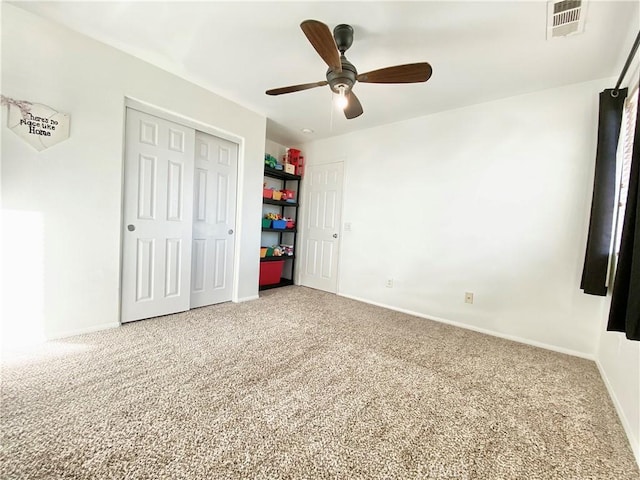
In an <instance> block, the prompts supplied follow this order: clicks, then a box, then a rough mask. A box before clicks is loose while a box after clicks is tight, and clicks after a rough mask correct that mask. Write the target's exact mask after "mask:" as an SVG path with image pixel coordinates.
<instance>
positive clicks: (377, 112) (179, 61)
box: [14, 0, 640, 144]
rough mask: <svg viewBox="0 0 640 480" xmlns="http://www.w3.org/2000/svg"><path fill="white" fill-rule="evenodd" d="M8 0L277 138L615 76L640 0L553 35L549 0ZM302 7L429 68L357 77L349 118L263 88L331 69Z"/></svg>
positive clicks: (352, 53)
mask: <svg viewBox="0 0 640 480" xmlns="http://www.w3.org/2000/svg"><path fill="white" fill-rule="evenodd" d="M583 1H584V0H583ZM14 4H16V5H18V6H20V7H21V8H24V9H25V10H28V11H31V12H33V13H36V14H39V15H42V16H44V17H48V18H50V19H52V20H54V21H57V22H60V23H62V24H65V25H67V26H68V27H70V28H72V29H74V30H77V31H79V32H81V33H84V34H86V35H88V36H90V37H93V38H95V39H98V40H100V41H102V42H104V43H107V44H109V45H112V46H114V47H116V48H118V49H121V50H124V51H125V52H128V53H130V54H132V55H135V56H136V57H139V58H141V59H144V60H146V61H148V62H150V63H152V64H155V65H157V66H159V67H161V68H163V69H165V70H168V71H170V72H172V73H174V74H176V75H179V76H181V77H183V78H186V79H188V80H190V81H192V82H194V83H197V84H199V85H201V86H203V87H205V88H207V89H209V90H212V91H214V92H216V93H218V94H220V95H222V96H224V97H226V98H229V99H231V100H233V101H235V102H237V103H240V104H242V105H244V106H245V107H248V108H250V109H251V110H254V111H256V112H259V113H261V114H263V115H265V116H266V117H267V118H268V124H267V135H268V137H269V138H270V139H272V140H274V141H277V142H280V143H283V144H295V143H297V142H301V141H305V140H309V139H316V138H324V137H328V136H332V135H339V134H343V133H347V132H350V131H354V130H359V129H362V128H368V127H372V126H376V125H381V124H385V123H391V122H396V121H400V120H405V119H408V118H412V117H417V116H422V115H426V114H429V113H434V112H439V111H443V110H448V109H452V108H457V107H461V106H465V105H471V104H475V103H480V102H484V101H489V100H494V99H498V98H504V97H509V96H513V95H517V94H521V93H526V92H533V91H537V90H541V89H545V88H552V87H556V86H560V85H566V84H571V83H576V82H581V81H587V80H591V79H597V78H604V77H611V76H617V75H618V74H619V72H620V70H621V68H622V65H623V63H624V60H625V59H626V56H627V54H628V52H629V50H630V48H631V43H632V40H633V37H634V36H635V32H637V30H638V28H639V27H640V13H639V4H640V3H639V2H637V1H635V0H630V1H623V2H611V1H594V0H591V1H590V2H589V3H588V4H587V12H586V14H587V22H586V29H585V33H584V34H581V35H576V36H572V37H566V38H560V39H554V40H552V41H547V40H546V10H547V5H546V2H545V1H533V2H523V1H497V2H478V1H467V2H451V1H426V2H393V1H392V2H18V3H14ZM309 18H312V19H316V20H320V21H322V22H324V23H326V24H327V25H329V27H330V28H331V29H333V27H334V26H335V25H337V24H339V23H347V24H350V25H352V26H353V27H354V30H355V34H354V35H355V38H354V43H353V46H352V47H351V49H350V50H349V51H347V54H346V56H347V58H348V59H349V60H350V61H351V62H352V63H353V64H354V65H356V67H357V68H358V71H359V72H366V71H369V70H374V69H377V68H381V67H386V66H391V65H397V64H403V63H413V62H419V61H428V62H429V63H431V65H432V67H433V76H432V78H431V79H430V80H429V81H428V82H427V83H421V84H414V85H373V84H363V83H359V84H357V85H356V86H355V88H354V92H356V93H357V95H358V97H359V98H360V101H361V102H362V105H363V107H364V114H363V115H362V116H360V117H358V118H356V119H353V120H346V119H345V118H344V116H343V115H342V113H341V112H339V111H337V110H335V107H332V103H331V94H330V90H329V87H328V86H325V87H321V88H315V89H312V90H306V91H302V92H297V93H291V94H288V95H281V96H277V97H272V96H267V95H265V93H264V92H265V90H267V89H270V88H276V87H283V86H287V85H294V84H298V83H308V82H315V81H319V80H324V79H325V72H326V68H327V67H326V65H325V64H324V62H323V61H322V60H321V59H320V57H319V56H318V55H317V54H316V52H315V50H314V49H313V48H312V47H311V45H310V44H309V43H308V41H307V39H306V38H305V36H304V34H303V33H302V31H301V30H300V27H299V25H300V22H301V21H303V20H305V19H309ZM304 127H306V128H311V129H313V130H314V133H313V134H310V135H309V134H303V133H301V129H302V128H304Z"/></svg>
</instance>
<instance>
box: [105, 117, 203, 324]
mask: <svg viewBox="0 0 640 480" xmlns="http://www.w3.org/2000/svg"><path fill="white" fill-rule="evenodd" d="M194 136H195V133H194V130H193V129H190V128H187V127H183V126H182V125H178V124H176V123H173V122H169V121H167V120H163V119H161V118H157V117H154V116H152V115H148V114H146V113H142V112H139V111H137V110H133V109H127V118H126V147H125V165H124V169H125V172H124V174H125V176H124V215H123V220H124V230H123V252H122V296H121V298H122V316H121V320H122V322H130V321H133V320H139V319H142V318H149V317H155V316H158V315H165V314H169V313H175V312H181V311H184V310H188V309H189V304H190V283H191V278H190V275H189V273H190V268H191V235H192V216H193V173H194V170H193V169H194ZM96 254H97V255H99V252H96Z"/></svg>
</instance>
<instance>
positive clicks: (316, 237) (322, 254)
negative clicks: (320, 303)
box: [300, 162, 343, 293]
mask: <svg viewBox="0 0 640 480" xmlns="http://www.w3.org/2000/svg"><path fill="white" fill-rule="evenodd" d="M342 179H343V164H342V162H338V163H330V164H327V165H313V166H309V167H308V168H307V172H306V176H305V183H304V191H305V192H306V193H305V203H304V204H305V209H306V215H305V219H304V229H303V238H304V252H303V259H302V269H301V270H302V274H301V276H300V280H301V283H302V284H303V285H306V286H308V287H312V288H317V289H319V290H324V291H327V292H332V293H336V291H337V289H338V251H339V247H340V238H339V234H340V224H341V213H342Z"/></svg>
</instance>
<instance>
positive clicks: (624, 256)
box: [607, 108, 640, 340]
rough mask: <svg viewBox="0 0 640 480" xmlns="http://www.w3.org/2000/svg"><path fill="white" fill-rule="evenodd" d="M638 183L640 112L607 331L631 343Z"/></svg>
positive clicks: (638, 297)
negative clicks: (616, 333)
mask: <svg viewBox="0 0 640 480" xmlns="http://www.w3.org/2000/svg"><path fill="white" fill-rule="evenodd" d="M638 183H640V108H638V109H637V112H636V130H635V134H634V140H633V153H632V155H631V172H630V176H629V190H628V193H627V206H626V210H625V214H624V224H623V226H622V238H621V242H620V256H619V257H618V268H617V270H616V278H615V283H614V284H613V293H612V296H611V310H610V311H609V324H608V325H607V330H610V331H615V332H625V334H626V335H627V338H628V339H629V340H640V188H639V186H638Z"/></svg>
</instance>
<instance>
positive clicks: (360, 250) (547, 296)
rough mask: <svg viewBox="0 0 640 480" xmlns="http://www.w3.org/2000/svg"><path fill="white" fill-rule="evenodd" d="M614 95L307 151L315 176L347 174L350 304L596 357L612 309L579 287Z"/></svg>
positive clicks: (410, 125) (568, 93) (488, 107)
mask: <svg viewBox="0 0 640 480" xmlns="http://www.w3.org/2000/svg"><path fill="white" fill-rule="evenodd" d="M608 85H609V83H608V82H607V81H595V82H589V83H583V84H578V85H572V86H568V87H563V88H557V89H552V90H547V91H542V92H538V93H534V94H529V95H523V96H518V97H513V98H508V99H505V100H501V101H496V102H491V103H485V104H481V105H475V106H471V107H467V108H463V109H459V110H454V111H448V112H444V113H439V114H435V115H431V116H426V117H422V118H418V119H413V120H409V121H405V122H401V123H396V124H392V125H387V126H382V127H377V128H373V129H369V130H366V131H360V132H356V133H352V134H348V135H345V136H341V137H334V138H331V139H327V140H320V141H315V142H311V143H309V144H307V145H305V146H304V149H305V153H306V158H307V160H308V162H309V164H314V163H319V162H331V161H336V160H341V159H343V160H344V162H345V183H344V185H345V187H344V213H343V222H345V223H346V222H349V223H351V226H352V229H351V231H343V232H342V235H341V238H342V243H341V262H340V270H339V284H338V292H339V294H341V295H346V296H351V297H355V298H359V299H363V300H365V301H370V302H375V303H379V304H382V305H386V306H390V307H392V308H396V309H403V310H407V311H410V312H414V313H417V314H419V315H424V316H427V317H430V318H435V319H441V320H445V321H452V322H459V323H460V324H462V325H464V326H467V327H470V328H475V329H481V330H486V331H490V332H492V333H494V334H499V335H503V336H508V337H512V338H519V339H523V340H526V341H528V342H533V343H536V342H537V343H539V344H542V345H545V346H547V347H551V348H555V349H557V350H561V351H569V352H571V353H574V354H579V355H583V356H587V357H590V358H593V355H594V353H595V344H596V341H597V338H598V332H597V330H598V328H599V326H600V308H601V306H600V305H601V299H599V298H597V297H593V296H588V295H584V294H583V293H582V291H581V290H580V289H579V285H580V275H581V271H582V262H583V255H584V247H585V241H586V232H587V225H588V217H589V208H590V200H591V186H592V179H593V165H594V157H595V144H596V125H597V103H598V92H599V91H600V90H601V89H602V88H603V87H605V86H608ZM365 114H366V113H365ZM355 121H357V120H355ZM303 188H304V186H303ZM387 278H393V279H394V287H393V288H385V280H386V279H387ZM465 292H473V293H474V295H475V302H474V304H473V305H469V304H465V303H464V294H465Z"/></svg>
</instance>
